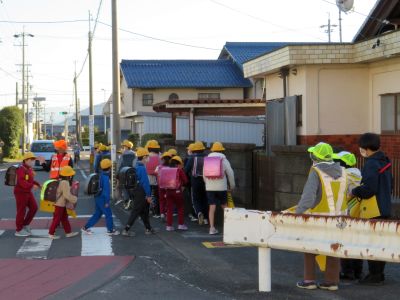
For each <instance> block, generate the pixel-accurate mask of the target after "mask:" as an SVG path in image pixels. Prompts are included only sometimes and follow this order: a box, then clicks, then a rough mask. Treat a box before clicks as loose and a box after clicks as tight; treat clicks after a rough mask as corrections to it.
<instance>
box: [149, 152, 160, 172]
mask: <svg viewBox="0 0 400 300" xmlns="http://www.w3.org/2000/svg"><path fill="white" fill-rule="evenodd" d="M159 164H160V157H158V155H157V156H156V155H154V156H150V157H149V161H148V162H147V164H146V170H147V175H156V168H157V167H158V165H159Z"/></svg>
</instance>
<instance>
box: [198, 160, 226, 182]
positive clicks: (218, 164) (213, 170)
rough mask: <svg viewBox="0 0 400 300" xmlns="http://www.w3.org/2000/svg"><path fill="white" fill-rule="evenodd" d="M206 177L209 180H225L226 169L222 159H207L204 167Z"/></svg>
mask: <svg viewBox="0 0 400 300" xmlns="http://www.w3.org/2000/svg"><path fill="white" fill-rule="evenodd" d="M203 174H204V177H206V178H208V179H221V178H224V168H223V165H222V158H221V157H217V156H211V157H209V156H208V157H205V158H204V167H203Z"/></svg>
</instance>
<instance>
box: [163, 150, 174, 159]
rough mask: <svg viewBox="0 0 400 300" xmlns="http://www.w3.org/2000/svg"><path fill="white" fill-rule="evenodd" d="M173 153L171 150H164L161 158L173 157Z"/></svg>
mask: <svg viewBox="0 0 400 300" xmlns="http://www.w3.org/2000/svg"><path fill="white" fill-rule="evenodd" d="M172 156H173V155H172V154H171V152H168V151H167V152H164V153H163V154H162V155H161V158H164V157H172Z"/></svg>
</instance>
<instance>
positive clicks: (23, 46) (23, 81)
mask: <svg viewBox="0 0 400 300" xmlns="http://www.w3.org/2000/svg"><path fill="white" fill-rule="evenodd" d="M14 37H15V38H20V37H22V101H21V102H22V103H21V104H22V112H23V116H24V129H23V131H22V145H21V146H22V147H21V150H22V154H24V153H25V146H26V135H29V131H28V130H29V129H28V128H29V124H28V122H27V121H28V114H29V99H25V93H26V90H25V88H26V87H25V46H26V45H25V37H34V35H33V34H30V33H26V32H25V29H24V31H23V32H21V33H19V34H14ZM25 104H26V110H25Z"/></svg>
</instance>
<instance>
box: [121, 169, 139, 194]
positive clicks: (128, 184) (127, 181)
mask: <svg viewBox="0 0 400 300" xmlns="http://www.w3.org/2000/svg"><path fill="white" fill-rule="evenodd" d="M118 179H119V183H120V184H121V186H122V187H124V188H126V189H129V190H131V189H135V188H136V187H137V185H138V178H137V175H136V169H135V168H132V167H123V168H122V169H121V170H120V171H119V173H118Z"/></svg>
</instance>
